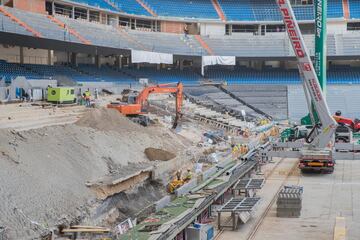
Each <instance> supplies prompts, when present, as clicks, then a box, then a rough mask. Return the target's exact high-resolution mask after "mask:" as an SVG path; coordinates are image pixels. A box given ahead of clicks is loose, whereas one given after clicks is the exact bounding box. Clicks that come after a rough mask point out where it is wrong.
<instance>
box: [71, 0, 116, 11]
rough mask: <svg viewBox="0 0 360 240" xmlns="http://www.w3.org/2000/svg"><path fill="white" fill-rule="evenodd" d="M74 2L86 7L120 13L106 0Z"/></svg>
mask: <svg viewBox="0 0 360 240" xmlns="http://www.w3.org/2000/svg"><path fill="white" fill-rule="evenodd" d="M72 2H76V3H80V4H85V5H89V6H92V7H96V8H100V9H106V10H110V11H115V12H117V11H118V9H116V8H115V7H113V6H112V5H111V4H109V3H107V2H106V1H104V0H72Z"/></svg>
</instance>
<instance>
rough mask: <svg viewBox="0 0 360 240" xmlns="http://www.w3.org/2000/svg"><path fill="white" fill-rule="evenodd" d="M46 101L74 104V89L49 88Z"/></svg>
mask: <svg viewBox="0 0 360 240" xmlns="http://www.w3.org/2000/svg"><path fill="white" fill-rule="evenodd" d="M47 101H48V102H52V103H75V102H76V97H75V89H74V88H71V87H56V88H51V87H49V88H48V96H47Z"/></svg>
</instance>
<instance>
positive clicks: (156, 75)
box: [0, 60, 360, 85]
mask: <svg viewBox="0 0 360 240" xmlns="http://www.w3.org/2000/svg"><path fill="white" fill-rule="evenodd" d="M17 76H24V77H26V78H28V79H56V78H57V77H58V76H65V77H67V78H69V79H72V80H73V81H75V82H114V83H116V82H118V83H126V84H128V83H132V82H135V81H138V79H139V78H147V79H149V81H150V82H152V83H168V82H179V81H181V82H183V83H184V84H186V85H192V84H198V83H199V81H201V80H203V79H210V80H214V81H226V82H227V83H228V84H230V85H232V84H299V83H300V77H299V73H298V71H297V70H296V69H294V70H283V69H275V68H272V67H265V68H264V69H263V70H262V71H257V70H254V69H249V68H246V67H243V66H236V67H235V69H233V70H229V69H226V68H224V67H221V66H211V67H209V68H208V70H207V71H206V76H205V78H203V77H202V76H200V74H199V73H198V72H196V71H192V70H186V69H185V70H183V71H180V70H178V69H161V70H157V69H156V68H155V67H154V66H151V67H141V68H140V69H137V68H122V69H118V68H116V67H112V66H108V65H103V66H102V67H101V68H99V69H98V68H96V67H95V66H94V65H89V64H79V66H78V67H75V66H65V65H54V66H48V65H36V64H15V63H7V62H6V61H3V60H0V79H2V78H5V80H7V81H10V80H11V79H14V78H15V77H17ZM328 83H329V84H360V68H355V67H351V66H347V65H342V66H332V67H331V68H330V70H329V71H328Z"/></svg>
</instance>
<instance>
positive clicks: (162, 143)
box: [0, 109, 186, 239]
mask: <svg viewBox="0 0 360 240" xmlns="http://www.w3.org/2000/svg"><path fill="white" fill-rule="evenodd" d="M185 144H186V142H183V140H182V139H181V138H179V137H177V136H176V135H175V134H174V133H173V132H171V131H170V130H168V129H164V128H156V127H151V128H145V127H142V126H140V125H137V124H135V123H133V122H131V121H130V120H129V119H127V118H126V117H123V116H122V115H121V114H120V113H118V112H117V111H116V110H112V109H92V110H90V111H89V112H86V113H85V114H84V115H83V117H82V118H80V120H79V121H78V122H77V123H76V124H67V125H63V126H52V127H44V128H39V129H33V130H29V131H21V132H15V131H11V130H7V129H4V130H0V202H1V204H0V227H5V228H6V229H7V230H6V232H7V235H8V236H9V239H37V238H38V237H39V235H41V232H43V230H44V229H45V228H46V229H47V228H52V227H54V226H56V225H58V224H59V223H63V222H64V223H69V222H70V221H72V220H73V219H79V220H80V219H83V218H89V222H86V223H85V224H91V221H90V220H92V219H93V218H92V217H91V216H87V215H88V210H87V209H88V205H89V204H90V205H92V203H93V201H95V197H96V196H95V193H94V192H93V191H92V190H91V189H89V188H88V187H87V186H86V183H87V182H88V181H96V180H98V179H101V178H102V177H103V176H106V175H108V174H111V173H114V172H115V173H117V174H121V175H122V176H126V175H128V174H130V173H132V171H129V170H131V169H128V167H127V166H129V164H135V165H138V166H144V167H146V163H149V160H148V159H147V157H146V155H145V154H144V149H146V148H149V147H155V148H158V149H167V150H169V151H172V152H176V153H178V151H182V150H183V149H184V147H185V146H186V145H185ZM144 163H145V164H144ZM135 194H136V193H135ZM140 195H141V194H140ZM156 198H158V196H156ZM154 199H155V198H154ZM150 200H152V199H150ZM132 204H134V201H129V208H131V209H132V206H130V205H132ZM134 206H135V207H134V209H136V208H139V207H138V205H134ZM139 210H140V209H139ZM124 215H127V214H126V213H124Z"/></svg>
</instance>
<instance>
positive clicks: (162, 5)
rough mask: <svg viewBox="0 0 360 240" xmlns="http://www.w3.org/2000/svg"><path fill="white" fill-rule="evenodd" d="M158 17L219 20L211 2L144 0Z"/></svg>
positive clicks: (200, 0)
mask: <svg viewBox="0 0 360 240" xmlns="http://www.w3.org/2000/svg"><path fill="white" fill-rule="evenodd" d="M145 2H147V3H148V5H149V6H150V7H151V8H152V9H154V10H155V12H156V13H157V14H158V15H159V16H169V17H183V18H209V19H219V16H218V14H217V13H216V10H215V8H214V7H213V5H212V3H211V0H176V1H174V0H162V1H159V0H146V1H145Z"/></svg>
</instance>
